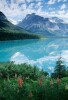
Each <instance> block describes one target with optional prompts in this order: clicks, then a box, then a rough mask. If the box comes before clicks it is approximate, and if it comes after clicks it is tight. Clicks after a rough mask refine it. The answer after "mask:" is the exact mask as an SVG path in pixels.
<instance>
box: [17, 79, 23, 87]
mask: <svg viewBox="0 0 68 100" xmlns="http://www.w3.org/2000/svg"><path fill="white" fill-rule="evenodd" d="M22 85H23V79H22V78H21V77H19V78H18V86H19V87H20V88H22Z"/></svg>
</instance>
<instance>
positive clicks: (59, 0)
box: [58, 0, 67, 2]
mask: <svg viewBox="0 0 68 100" xmlns="http://www.w3.org/2000/svg"><path fill="white" fill-rule="evenodd" d="M58 2H67V0H63V1H62V0H58Z"/></svg>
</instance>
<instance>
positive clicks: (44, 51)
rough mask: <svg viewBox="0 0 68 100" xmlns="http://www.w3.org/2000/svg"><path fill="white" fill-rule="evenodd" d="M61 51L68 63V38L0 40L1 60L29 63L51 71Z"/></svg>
mask: <svg viewBox="0 0 68 100" xmlns="http://www.w3.org/2000/svg"><path fill="white" fill-rule="evenodd" d="M60 53H61V56H62V60H63V61H64V64H65V65H68V39H67V38H59V39H58V38H57V39H56V38H51V39H45V40H16V41H2V42H0V62H7V61H15V63H28V64H31V65H37V66H38V67H39V68H43V69H44V70H47V71H49V72H52V71H53V70H54V66H55V64H56V61H57V59H58V58H59V56H60Z"/></svg>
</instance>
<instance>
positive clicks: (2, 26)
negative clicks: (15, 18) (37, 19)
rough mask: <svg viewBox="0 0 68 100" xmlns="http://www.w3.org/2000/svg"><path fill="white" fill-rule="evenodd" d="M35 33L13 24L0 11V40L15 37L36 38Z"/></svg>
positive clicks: (15, 38)
mask: <svg viewBox="0 0 68 100" xmlns="http://www.w3.org/2000/svg"><path fill="white" fill-rule="evenodd" d="M36 38H39V36H37V35H33V34H31V33H30V32H27V31H26V30H24V29H23V28H20V27H18V26H16V25H13V24H12V23H11V22H9V21H8V19H7V18H6V16H5V15H4V14H3V13H2V12H0V41H2V40H17V39H36Z"/></svg>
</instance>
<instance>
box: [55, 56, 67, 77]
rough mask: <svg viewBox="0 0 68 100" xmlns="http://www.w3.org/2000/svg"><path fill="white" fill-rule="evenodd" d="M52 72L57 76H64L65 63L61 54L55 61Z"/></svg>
mask: <svg viewBox="0 0 68 100" xmlns="http://www.w3.org/2000/svg"><path fill="white" fill-rule="evenodd" d="M54 73H55V76H56V77H59V78H62V77H65V76H66V68H65V65H64V64H63V61H62V57H61V56H60V57H59V58H58V61H57V62H56V66H55V70H54Z"/></svg>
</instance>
